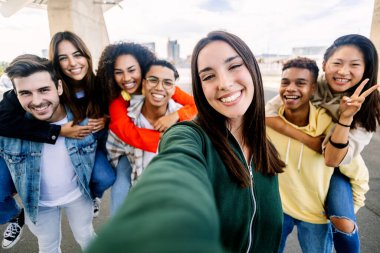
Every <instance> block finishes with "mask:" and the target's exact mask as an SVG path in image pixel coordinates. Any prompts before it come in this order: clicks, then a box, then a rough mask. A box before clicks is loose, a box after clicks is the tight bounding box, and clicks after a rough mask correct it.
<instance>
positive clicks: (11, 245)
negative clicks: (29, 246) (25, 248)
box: [1, 228, 24, 249]
mask: <svg viewBox="0 0 380 253" xmlns="http://www.w3.org/2000/svg"><path fill="white" fill-rule="evenodd" d="M23 230H24V228H21V230H20V234H19V235H18V236H17V237H16V239H15V240H14V241H13V242H11V243H10V244H9V245H8V246H6V245H4V240H3V242H2V244H1V247H2V248H3V249H10V248H12V247H13V246H15V245H16V243H17V242H18V241H19V240H20V238H21V236H22V231H23Z"/></svg>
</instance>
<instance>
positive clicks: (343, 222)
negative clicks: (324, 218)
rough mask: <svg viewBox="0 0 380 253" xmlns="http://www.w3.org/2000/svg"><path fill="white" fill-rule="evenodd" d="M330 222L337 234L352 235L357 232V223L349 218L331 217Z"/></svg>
mask: <svg viewBox="0 0 380 253" xmlns="http://www.w3.org/2000/svg"><path fill="white" fill-rule="evenodd" d="M330 221H331V224H332V226H333V227H334V228H335V230H336V232H340V233H344V234H348V235H350V234H354V233H356V231H357V225H356V223H355V222H354V221H353V220H351V219H349V218H347V217H339V216H330Z"/></svg>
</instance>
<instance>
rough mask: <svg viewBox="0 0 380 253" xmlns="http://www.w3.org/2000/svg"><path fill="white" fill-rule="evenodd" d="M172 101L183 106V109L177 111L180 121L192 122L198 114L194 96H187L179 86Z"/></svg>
mask: <svg viewBox="0 0 380 253" xmlns="http://www.w3.org/2000/svg"><path fill="white" fill-rule="evenodd" d="M172 99H173V100H174V101H176V102H177V103H178V104H181V105H183V107H182V108H181V109H179V110H178V111H177V112H178V116H179V121H183V120H191V119H193V118H194V117H195V115H196V114H197V113H198V110H197V107H196V106H195V102H194V98H193V96H191V95H189V94H187V93H186V92H184V91H183V90H181V89H180V88H179V87H178V86H176V87H175V92H174V95H173V96H172Z"/></svg>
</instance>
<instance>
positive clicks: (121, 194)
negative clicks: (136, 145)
mask: <svg viewBox="0 0 380 253" xmlns="http://www.w3.org/2000/svg"><path fill="white" fill-rule="evenodd" d="M131 174H132V167H131V164H130V163H129V160H128V157H127V156H122V157H120V159H119V163H118V164H117V166H116V181H115V183H114V184H113V186H112V188H111V211H110V213H111V216H113V215H114V214H115V213H116V211H117V210H118V209H119V208H120V206H121V205H122V204H123V202H124V200H125V198H126V197H127V195H128V192H129V189H130V188H131V181H132V180H131Z"/></svg>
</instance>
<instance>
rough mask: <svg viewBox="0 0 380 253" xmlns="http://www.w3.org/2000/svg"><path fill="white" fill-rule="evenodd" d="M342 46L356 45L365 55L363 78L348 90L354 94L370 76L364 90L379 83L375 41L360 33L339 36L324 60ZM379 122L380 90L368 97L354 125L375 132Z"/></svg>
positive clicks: (356, 116)
mask: <svg viewBox="0 0 380 253" xmlns="http://www.w3.org/2000/svg"><path fill="white" fill-rule="evenodd" d="M342 46H354V47H356V48H357V49H359V50H360V52H362V54H363V56H364V62H365V69H364V74H363V78H362V80H360V82H359V83H357V84H356V85H355V86H353V87H351V88H350V89H349V90H348V92H349V93H350V95H352V94H353V93H354V91H355V89H356V88H357V87H358V86H359V84H360V83H361V82H362V81H363V80H364V79H366V78H369V81H368V83H367V84H366V85H365V86H364V89H363V91H365V90H367V89H369V88H370V87H371V86H373V85H376V84H377V73H378V67H379V62H378V56H377V51H376V48H375V46H374V45H373V43H372V42H371V41H370V40H369V39H368V38H366V37H364V36H362V35H359V34H349V35H344V36H342V37H339V38H337V39H336V40H335V41H334V43H333V44H332V45H331V46H330V47H329V48H327V49H326V52H325V54H324V56H323V60H324V62H327V60H328V59H329V58H330V57H331V56H332V55H333V54H334V53H335V52H336V50H338V49H339V48H340V47H342ZM377 124H380V94H379V92H378V91H374V92H372V93H371V94H370V95H369V96H368V97H366V99H365V101H364V103H363V104H362V107H361V108H360V111H359V112H357V113H356V114H355V116H354V120H353V122H352V127H353V128H356V127H357V126H362V127H364V128H365V129H366V130H367V131H369V132H375V131H376V127H377Z"/></svg>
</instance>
